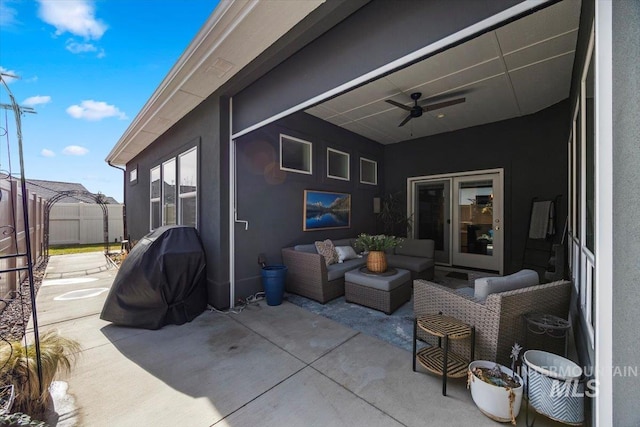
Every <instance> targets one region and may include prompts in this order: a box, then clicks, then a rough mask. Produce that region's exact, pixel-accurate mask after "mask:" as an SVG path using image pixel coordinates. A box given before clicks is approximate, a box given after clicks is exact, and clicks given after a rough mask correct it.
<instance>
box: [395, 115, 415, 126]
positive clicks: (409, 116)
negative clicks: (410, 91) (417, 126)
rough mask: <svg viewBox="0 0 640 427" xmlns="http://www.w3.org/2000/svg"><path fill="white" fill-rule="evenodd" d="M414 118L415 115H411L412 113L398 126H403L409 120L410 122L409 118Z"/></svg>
mask: <svg viewBox="0 0 640 427" xmlns="http://www.w3.org/2000/svg"><path fill="white" fill-rule="evenodd" d="M412 118H413V117H411V114H409V115H408V116H407V117H405V118H404V120H403V121H402V123H400V124H399V125H398V127H402V126H404V125H406V124H407V122H408V121H409V120H411V119H412Z"/></svg>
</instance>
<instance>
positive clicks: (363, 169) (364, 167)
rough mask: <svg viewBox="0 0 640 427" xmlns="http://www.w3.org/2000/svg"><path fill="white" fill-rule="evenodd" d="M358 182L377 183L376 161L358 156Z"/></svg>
mask: <svg viewBox="0 0 640 427" xmlns="http://www.w3.org/2000/svg"><path fill="white" fill-rule="evenodd" d="M360 183H362V184H370V185H378V162H376V161H373V160H369V159H365V158H364V157H360Z"/></svg>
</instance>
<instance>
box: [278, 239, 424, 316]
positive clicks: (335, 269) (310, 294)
mask: <svg viewBox="0 0 640 427" xmlns="http://www.w3.org/2000/svg"><path fill="white" fill-rule="evenodd" d="M355 241H356V239H355V238H353V239H340V240H334V241H333V244H334V246H336V247H337V246H351V247H354V244H355ZM433 257H434V242H433V240H428V239H423V240H415V239H405V240H404V241H403V243H402V244H401V246H399V247H397V248H396V249H395V251H393V253H391V252H390V253H388V254H387V264H388V266H389V267H396V268H402V269H405V270H409V271H410V272H411V279H412V280H413V279H415V278H424V279H432V278H433V274H434V259H433ZM282 261H283V263H284V265H286V266H287V268H288V272H287V282H286V290H287V292H291V293H294V294H298V295H302V296H304V297H307V298H311V299H313V300H316V301H318V302H320V303H322V304H324V303H326V302H328V301H331V300H332V299H334V298H337V297H339V296H342V295H344V274H345V273H346V272H347V271H350V270H353V269H356V268H360V267H363V266H365V265H366V263H367V259H366V256H362V257H361V258H355V259H350V260H345V261H344V262H342V263H337V264H331V265H329V266H327V265H326V263H325V260H324V257H323V256H322V255H320V254H319V253H318V251H317V250H316V246H315V244H314V243H311V244H305V245H296V246H293V247H288V248H283V249H282Z"/></svg>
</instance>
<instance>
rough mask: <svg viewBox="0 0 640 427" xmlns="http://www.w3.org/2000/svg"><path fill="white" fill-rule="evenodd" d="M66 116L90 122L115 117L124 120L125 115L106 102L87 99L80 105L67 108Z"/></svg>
mask: <svg viewBox="0 0 640 427" xmlns="http://www.w3.org/2000/svg"><path fill="white" fill-rule="evenodd" d="M67 114H69V115H70V116H71V117H73V118H74V119H85V120H90V121H96V120H102V119H104V118H107V117H117V118H119V119H120V120H126V119H127V115H126V114H125V113H123V112H122V111H120V110H119V109H118V107H116V106H115V105H109V104H107V103H106V102H102V101H94V100H92V99H88V100H85V101H82V102H81V103H80V105H72V106H71V107H69V108H67Z"/></svg>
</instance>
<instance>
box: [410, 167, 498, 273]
mask: <svg viewBox="0 0 640 427" xmlns="http://www.w3.org/2000/svg"><path fill="white" fill-rule="evenodd" d="M492 174H493V175H495V174H497V175H498V177H497V187H499V188H496V189H494V191H499V197H500V198H501V199H502V200H501V203H499V206H498V207H497V209H496V210H495V211H494V217H497V218H499V219H500V227H501V233H498V236H497V238H498V239H500V240H499V241H498V242H496V243H498V244H499V245H496V246H497V247H499V250H497V251H495V252H494V255H495V256H496V258H495V259H496V267H497V268H492V269H491V270H495V271H497V272H498V273H499V274H503V272H504V233H505V230H504V225H505V221H504V205H505V200H504V169H503V168H495V169H482V170H474V171H465V172H455V173H445V174H437V175H423V176H415V177H409V178H407V212H408V214H409V216H410V217H412V218H416V215H417V213H416V211H415V209H416V206H415V198H416V196H415V191H416V189H417V186H418V185H419V184H421V183H425V182H433V181H444V180H449V181H450V185H449V192H450V194H449V199H450V207H449V209H450V215H451V218H449V219H450V221H451V226H450V227H449V236H448V238H449V263H442V262H436V265H441V266H447V267H454V268H455V264H454V263H453V258H454V257H453V252H454V249H455V247H454V243H455V242H454V234H455V233H457V228H458V226H457V224H456V223H455V222H454V219H455V218H454V212H455V210H456V209H457V202H456V201H455V200H454V199H453V196H454V178H471V179H473V178H474V177H475V176H480V175H492ZM416 232H417V231H416V227H413V229H412V232H411V233H412V237H413V238H417V237H416ZM468 268H471V269H473V268H477V267H468Z"/></svg>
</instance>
